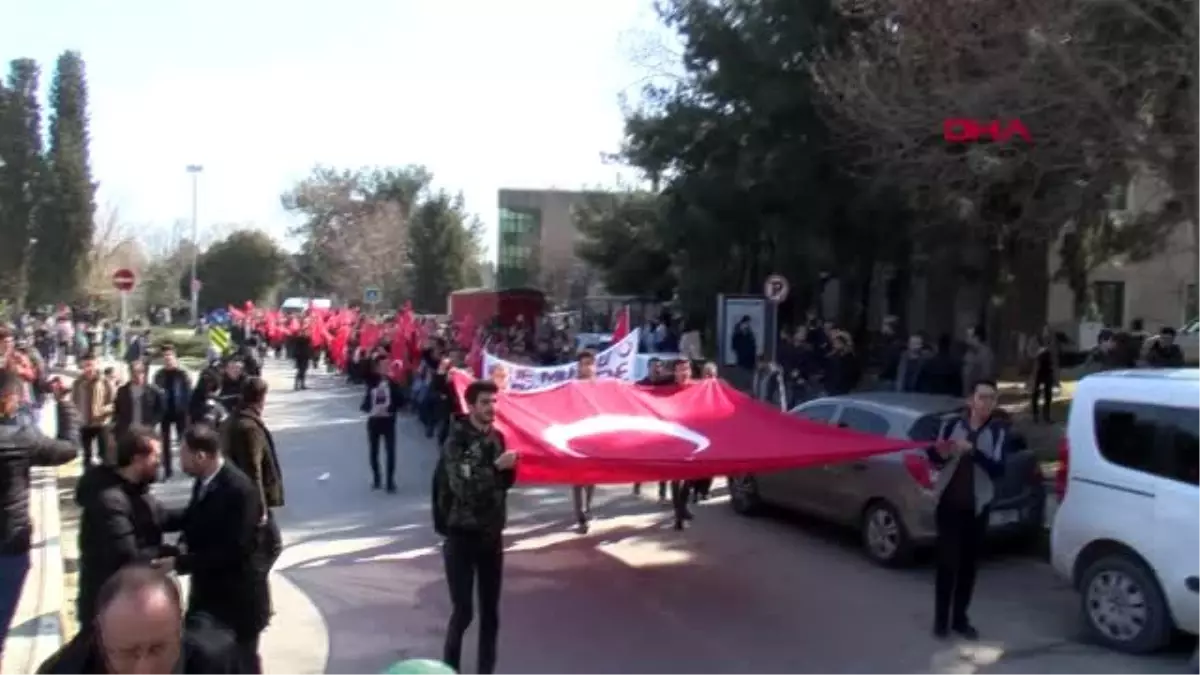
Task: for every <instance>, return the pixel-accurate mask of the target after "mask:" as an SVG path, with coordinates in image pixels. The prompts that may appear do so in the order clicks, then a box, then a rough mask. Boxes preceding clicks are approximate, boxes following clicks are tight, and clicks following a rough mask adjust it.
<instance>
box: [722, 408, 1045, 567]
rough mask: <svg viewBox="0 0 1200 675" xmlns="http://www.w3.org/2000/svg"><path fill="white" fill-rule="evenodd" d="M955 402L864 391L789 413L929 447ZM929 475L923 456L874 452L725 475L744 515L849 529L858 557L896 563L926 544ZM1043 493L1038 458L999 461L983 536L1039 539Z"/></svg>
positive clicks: (931, 501)
mask: <svg viewBox="0 0 1200 675" xmlns="http://www.w3.org/2000/svg"><path fill="white" fill-rule="evenodd" d="M962 408H963V401H962V399H961V398H956V397H950V396H935V395H930V394H914V393H907V392H890V391H872V392H858V393H853V394H847V395H844V396H827V397H823V398H818V399H814V400H812V401H807V402H805V403H802V404H800V405H798V406H796V407H795V408H793V409H792V410H791V411H790V414H793V415H798V416H800V417H804V418H806V419H810V420H813V421H816V422H823V423H827V424H836V425H838V426H839V427H845V428H849V429H854V430H856V431H862V432H865V433H871V434H878V435H880V436H887V437H888V438H896V439H912V440H914V441H920V442H922V443H925V442H933V441H934V440H936V438H937V434H938V432H939V430H940V429H941V427H942V424H943V423H944V422H945V421H946V420H947V419H949V418H951V417H953V416H955V415H959V414H961V412H962ZM936 478H937V470H936V469H934V468H933V466H932V465H931V464H930V463H929V460H928V458H927V457H926V455H925V452H924V450H923V449H922V450H912V451H906V452H898V453H891V454H886V455H877V456H875V457H871V458H868V459H864V460H861V461H856V462H849V463H844V464H832V465H826V466H816V467H807V468H803V469H792V470H787V471H779V472H774V473H765V474H755V475H742V476H731V477H730V478H729V493H730V503H731V504H732V505H733V508H734V510H735V511H737V512H738V513H742V514H747V515H750V514H753V513H755V512H757V511H758V510H759V507H761V506H762V505H763V504H767V503H769V504H773V505H776V506H780V507H783V508H785V509H790V510H794V511H799V512H803V513H806V514H808V515H812V516H816V517H818V518H821V519H823V520H827V521H830V522H833V523H836V524H840V525H846V526H850V527H855V528H857V529H858V531H859V532H860V535H861V537H862V546H863V550H864V551H865V552H866V554H867V556H868V557H870V558H871V559H872V560H874V561H875V562H877V563H879V564H881V565H887V566H898V565H902V564H905V563H907V562H909V561H911V559H912V555H913V553H914V552H915V551H916V550H917V549H920V548H924V547H928V546H930V545H932V544H933V543H934V540H935V538H936V535H937V525H936V521H935V519H934V509H935V507H936V500H935V497H934V491H933V487H934V483H935V482H936ZM1045 508H1046V487H1045V481H1044V479H1043V477H1042V473H1041V468H1040V467H1039V465H1038V461H1037V458H1036V457H1035V456H1034V454H1033V453H1032V452H1030V451H1029V450H1027V449H1020V450H1016V451H1012V452H1010V453H1009V455H1008V456H1006V457H1005V458H1004V476H1003V477H1002V478H1001V479H1000V480H999V481H997V484H996V499H995V501H994V502H993V503H992V508H991V511H990V515H989V524H988V534H989V536H992V535H1008V536H1011V535H1019V536H1030V537H1038V536H1041V532H1042V530H1043V528H1044V517H1045V516H1044V514H1045Z"/></svg>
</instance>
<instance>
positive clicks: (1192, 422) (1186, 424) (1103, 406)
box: [1095, 401, 1200, 485]
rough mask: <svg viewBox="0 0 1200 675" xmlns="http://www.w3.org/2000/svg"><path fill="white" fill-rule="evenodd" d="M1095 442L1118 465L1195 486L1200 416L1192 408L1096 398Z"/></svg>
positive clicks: (1199, 440) (1199, 460) (1199, 451)
mask: <svg viewBox="0 0 1200 675" xmlns="http://www.w3.org/2000/svg"><path fill="white" fill-rule="evenodd" d="M1095 420H1096V422H1095V424H1096V446H1097V447H1098V448H1099V450H1100V455H1101V456H1102V457H1104V459H1106V460H1108V461H1110V462H1112V463H1113V464H1116V465H1118V466H1122V467H1125V468H1127V469H1132V470H1134V471H1140V472H1143V473H1148V474H1152V475H1155V476H1160V477H1162V478H1169V479H1171V480H1177V481H1180V482H1184V483H1190V484H1192V485H1196V484H1197V478H1198V475H1197V468H1198V466H1197V465H1198V464H1200V428H1198V427H1200V419H1198V418H1197V415H1196V409H1195V408H1175V407H1169V406H1162V405H1149V404H1143V403H1120V402H1116V401H1098V402H1097V403H1096V408H1095Z"/></svg>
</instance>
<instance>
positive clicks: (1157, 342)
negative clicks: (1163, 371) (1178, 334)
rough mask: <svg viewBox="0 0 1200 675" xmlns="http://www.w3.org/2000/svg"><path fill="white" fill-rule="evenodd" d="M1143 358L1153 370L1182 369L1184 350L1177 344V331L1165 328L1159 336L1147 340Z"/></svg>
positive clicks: (1159, 332)
mask: <svg viewBox="0 0 1200 675" xmlns="http://www.w3.org/2000/svg"><path fill="white" fill-rule="evenodd" d="M1145 345H1146V346H1145V347H1144V348H1143V352H1144V354H1145V356H1144V357H1143V358H1144V359H1145V361H1146V365H1147V366H1149V367H1151V368H1182V367H1183V364H1184V359H1183V350H1182V349H1180V348H1179V345H1177V344H1175V329H1174V328H1172V327H1170V326H1163V328H1162V330H1160V331H1158V335H1155V336H1154V337H1152V338H1150V339H1148V340H1146V342H1145Z"/></svg>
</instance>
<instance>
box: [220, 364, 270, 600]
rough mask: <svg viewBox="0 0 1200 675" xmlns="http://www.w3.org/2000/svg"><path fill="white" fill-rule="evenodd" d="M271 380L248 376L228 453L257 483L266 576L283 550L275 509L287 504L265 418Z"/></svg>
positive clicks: (234, 417) (229, 426)
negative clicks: (268, 383)
mask: <svg viewBox="0 0 1200 675" xmlns="http://www.w3.org/2000/svg"><path fill="white" fill-rule="evenodd" d="M267 389H268V388H267V381H266V380H264V379H262V378H260V377H248V378H246V381H245V382H244V383H243V384H242V394H241V399H242V405H241V407H240V408H238V409H237V410H235V411H234V413H233V415H232V416H231V417H230V418H229V421H228V422H227V423H226V424H227V428H226V436H225V456H226V457H228V458H229V461H231V462H233V464H234V466H236V467H237V468H239V469H241V470H242V473H244V474H246V476H247V477H248V478H249V479H250V480H251V482H253V483H254V486H255V488H256V489H257V490H258V495H259V502H260V503H261V510H262V522H261V524H260V527H259V552H260V553H262V554H263V556H264V560H265V561H266V562H265V569H262V570H261V571H262V573H263V575H264V583H265V575H266V573H267V572H268V571H270V569H271V565H273V564H274V563H275V559H276V558H278V557H279V554H280V552H281V551H282V550H283V540H282V539H281V537H280V534H279V526H278V525H277V524H276V523H275V517H274V515H273V511H272V509H278V508H282V507H283V469H282V467H281V465H280V463H279V455H278V454H277V453H276V452H275V438H274V436H272V435H271V431H270V429H268V428H267V424H266V422H265V421H263V408H264V406H265V405H266V402H267Z"/></svg>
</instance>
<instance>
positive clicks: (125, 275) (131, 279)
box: [112, 269, 137, 291]
mask: <svg viewBox="0 0 1200 675" xmlns="http://www.w3.org/2000/svg"><path fill="white" fill-rule="evenodd" d="M136 282H137V275H135V274H134V273H133V270H130V269H119V270H117V271H116V272H113V275H112V283H113V288H116V289H117V290H118V291H132V290H133V285H134V284H135V283H136Z"/></svg>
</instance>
